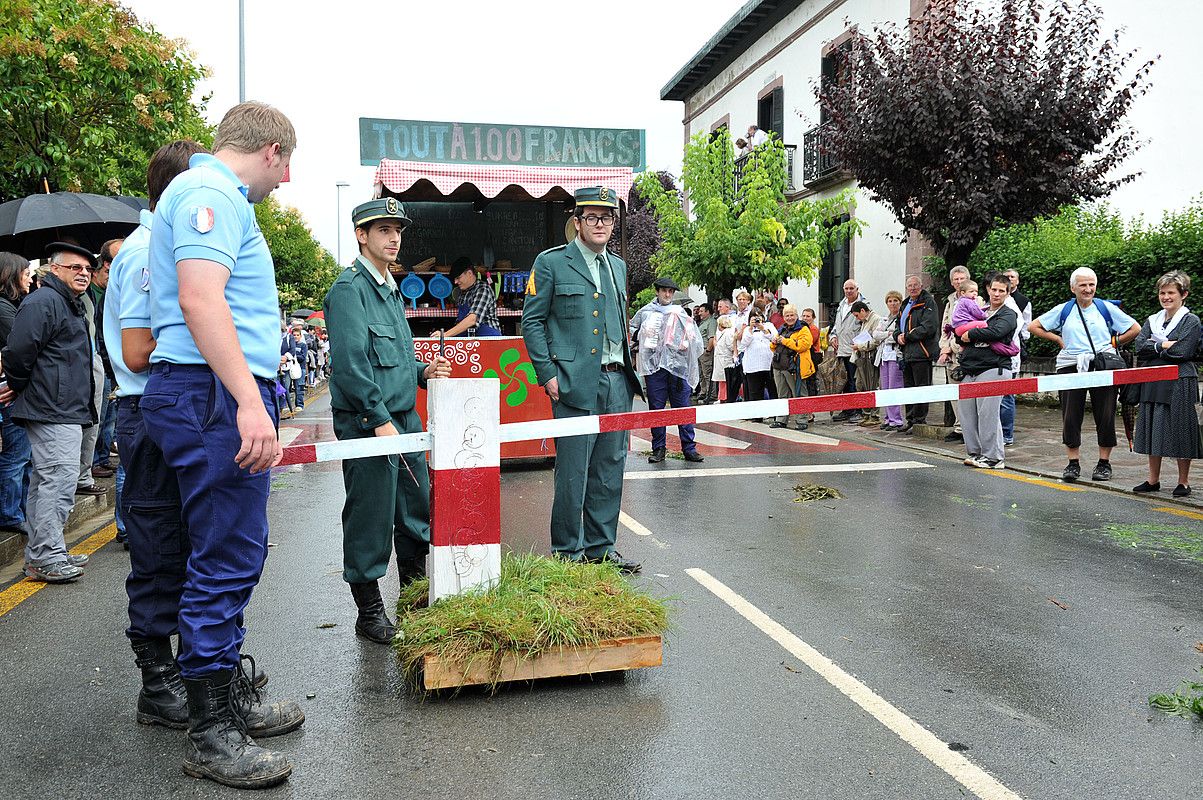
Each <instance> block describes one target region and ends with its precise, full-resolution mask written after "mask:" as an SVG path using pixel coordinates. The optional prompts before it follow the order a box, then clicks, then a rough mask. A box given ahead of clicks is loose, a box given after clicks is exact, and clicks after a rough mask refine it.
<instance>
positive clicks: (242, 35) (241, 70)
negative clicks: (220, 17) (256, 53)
mask: <svg viewBox="0 0 1203 800" xmlns="http://www.w3.org/2000/svg"><path fill="white" fill-rule="evenodd" d="M238 102H239V103H245V102H246V0H238Z"/></svg>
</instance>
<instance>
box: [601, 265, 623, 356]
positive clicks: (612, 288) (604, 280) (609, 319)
mask: <svg viewBox="0 0 1203 800" xmlns="http://www.w3.org/2000/svg"><path fill="white" fill-rule="evenodd" d="M597 277H598V281H599V282H600V283H601V285H602V295H603V297H604V298H605V300H606V316H605V320H606V339H608V340H609V341H610V344H611V345H613V347H614V349H616V350H617V349H618V348H619V347H620V346H621V344H622V339H621V338H619V337H621V336H622V316H621V314H620V313H619V309H618V303H619V300H618V284H617V283H615V282H614V273H613V272H611V271H610V261H609V259H607V258H606V257H605V256H604V255H602V254H601V253H598V254H597Z"/></svg>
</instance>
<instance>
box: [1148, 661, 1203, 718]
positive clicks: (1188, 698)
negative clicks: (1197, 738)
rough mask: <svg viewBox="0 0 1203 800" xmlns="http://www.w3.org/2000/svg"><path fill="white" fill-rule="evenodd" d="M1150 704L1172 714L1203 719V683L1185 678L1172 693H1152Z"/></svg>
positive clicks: (1202, 668) (1201, 668)
mask: <svg viewBox="0 0 1203 800" xmlns="http://www.w3.org/2000/svg"><path fill="white" fill-rule="evenodd" d="M1199 671H1200V672H1201V673H1203V667H1200V668H1199ZM1149 705H1150V706H1152V707H1153V708H1154V709H1155V710H1157V711H1160V712H1162V713H1164V714H1169V715H1171V716H1175V717H1194V718H1195V719H1203V683H1199V682H1197V681H1186V680H1184V681H1182V683H1181V684H1180V685H1179V686H1178V688H1177V689H1175V690H1174V691H1173V692H1172V693H1168V694H1164V693H1163V694H1154V695H1150V696H1149Z"/></svg>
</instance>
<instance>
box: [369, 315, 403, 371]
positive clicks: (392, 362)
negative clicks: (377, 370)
mask: <svg viewBox="0 0 1203 800" xmlns="http://www.w3.org/2000/svg"><path fill="white" fill-rule="evenodd" d="M368 338H369V339H370V342H369V350H370V352H371V360H372V365H373V366H376V367H395V366H397V365H398V364H400V363H401V353H400V351H399V348H398V344H397V326H396V325H383V324H380V323H371V324H369V325H368Z"/></svg>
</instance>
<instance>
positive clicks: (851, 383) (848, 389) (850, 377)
mask: <svg viewBox="0 0 1203 800" xmlns="http://www.w3.org/2000/svg"><path fill="white" fill-rule="evenodd" d="M836 358H838V359H839V362H840V366H842V367H843V368H844V372H845V373H846V374H845V376H844V388H843V389H841V390H840V391H841V392H842V393H843V394H850V393H852V392H855V391H856V363H855V362H854V361H853V360H852V359H851V358H849V357H848V356H836ZM928 383H931V381H930V380H929V381H928Z"/></svg>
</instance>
